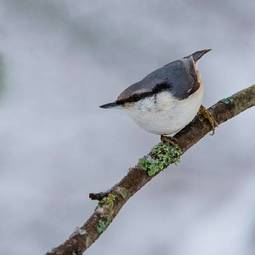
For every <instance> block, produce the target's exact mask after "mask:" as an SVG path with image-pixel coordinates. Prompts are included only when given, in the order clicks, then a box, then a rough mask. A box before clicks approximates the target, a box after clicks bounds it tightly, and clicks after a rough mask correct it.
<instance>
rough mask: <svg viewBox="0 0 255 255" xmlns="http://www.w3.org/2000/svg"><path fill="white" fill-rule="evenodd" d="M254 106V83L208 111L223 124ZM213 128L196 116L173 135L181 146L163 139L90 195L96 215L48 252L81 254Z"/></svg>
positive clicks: (71, 254)
mask: <svg viewBox="0 0 255 255" xmlns="http://www.w3.org/2000/svg"><path fill="white" fill-rule="evenodd" d="M252 106H255V85H252V86H250V87H249V88H246V89H244V90H241V91H239V92H238V93H236V94H234V95H232V96H230V97H228V98H224V99H222V100H220V101H219V102H218V103H216V104H215V105H213V106H212V107H210V108H209V109H208V110H209V111H210V113H211V114H212V116H213V117H214V118H215V119H216V121H217V122H218V124H221V123H223V122H225V121H227V120H229V119H231V118H233V117H234V116H236V115H238V114H239V113H241V112H242V111H245V110H246V109H248V108H250V107H252ZM210 131H211V126H210V124H209V122H208V121H207V120H206V119H205V118H203V117H202V116H200V115H198V116H196V118H195V119H194V120H193V121H192V122H191V123H190V124H189V125H188V126H186V127H185V128H184V129H183V130H181V131H180V132H179V133H178V134H176V135H175V136H174V138H175V139H176V140H177V143H178V145H179V146H173V145H171V144H168V143H167V142H166V141H164V142H160V143H159V144H157V145H156V146H154V147H153V149H152V150H151V151H150V153H149V154H147V155H145V156H144V157H143V158H141V159H140V160H139V162H138V164H137V165H136V166H135V167H132V168H130V169H129V172H128V174H127V175H126V176H125V177H124V178H123V179H122V180H121V181H120V182H119V183H117V184H116V185H114V186H113V187H112V188H111V189H110V190H109V191H107V192H101V193H95V194H94V193H92V194H90V197H91V198H92V199H97V200H100V201H99V202H98V205H97V207H96V209H95V211H94V212H93V214H92V215H91V216H90V218H89V219H88V220H87V221H86V222H85V223H84V225H83V226H82V227H81V228H78V229H77V230H76V231H75V232H74V233H73V234H72V235H71V236H70V237H69V238H68V240H66V241H65V242H64V243H63V244H61V245H60V246H58V247H56V248H54V249H53V250H51V251H49V252H48V253H47V255H80V254H82V253H83V252H84V251H85V250H86V249H88V248H89V247H90V245H91V244H92V243H94V242H95V241H96V240H97V238H98V237H99V236H100V235H101V234H102V233H103V232H104V231H105V229H106V228H107V227H108V226H109V224H110V223H111V222H112V220H113V219H114V217H115V216H116V215H117V214H118V212H119V210H120V209H121V207H122V206H123V205H124V204H125V203H126V202H127V201H128V199H129V198H130V197H131V196H133V195H134V194H135V193H136V192H137V191H138V190H139V189H140V188H142V187H143V186H144V185H145V184H146V183H147V182H149V181H150V180H151V179H152V178H153V177H154V176H156V175H157V174H158V173H159V172H160V171H162V170H164V169H165V168H167V167H168V165H170V164H172V163H176V162H177V161H178V159H179V157H180V155H181V154H182V153H184V152H185V151H187V150H188V149H189V148H190V147H191V146H193V145H194V144H196V143H197V142H198V141H199V140H200V139H201V138H202V137H204V136H205V135H206V134H207V133H208V132H210Z"/></svg>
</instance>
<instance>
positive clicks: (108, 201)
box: [98, 193, 116, 208]
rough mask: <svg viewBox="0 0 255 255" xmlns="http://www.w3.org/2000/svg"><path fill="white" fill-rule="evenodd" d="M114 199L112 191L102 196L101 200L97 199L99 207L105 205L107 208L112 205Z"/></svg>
mask: <svg viewBox="0 0 255 255" xmlns="http://www.w3.org/2000/svg"><path fill="white" fill-rule="evenodd" d="M115 199H116V195H115V194H113V193H109V194H108V195H107V196H106V197H104V198H103V199H102V200H101V201H99V203H98V205H99V207H102V206H104V205H105V206H107V207H109V208H112V207H113V206H114V201H115Z"/></svg>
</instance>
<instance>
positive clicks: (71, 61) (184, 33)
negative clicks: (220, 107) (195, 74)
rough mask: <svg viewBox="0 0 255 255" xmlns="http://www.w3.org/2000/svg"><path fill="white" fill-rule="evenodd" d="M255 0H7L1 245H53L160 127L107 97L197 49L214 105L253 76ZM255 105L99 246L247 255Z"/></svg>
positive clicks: (146, 254)
mask: <svg viewBox="0 0 255 255" xmlns="http://www.w3.org/2000/svg"><path fill="white" fill-rule="evenodd" d="M254 12H255V2H254V1H248V0H247V1H241V0H240V1H235V0H231V1H220V0H218V1H209V0H208V1H204V0H197V1H177V0H176V1H174V0H168V1H166V0H157V1H152V0H146V1H145V0H141V1H135V0H129V1H124V0H123V1H117V0H108V1H105V0H104V1H103V0H100V1H99V0H93V1H88V0H72V1H71V0H0V74H1V77H0V120H1V121H0V219H1V222H0V253H1V254H5V255H14V254H19V255H34V254H44V253H45V252H46V251H47V250H49V249H51V248H53V247H54V246H56V245H57V244H59V243H60V242H62V241H64V240H65V239H66V238H67V236H68V235H69V234H70V233H71V232H72V231H73V230H74V228H75V227H76V226H79V225H81V224H82V223H83V222H84V220H85V219H86V218H87V217H88V216H89V215H90V214H91V213H92V211H93V209H94V207H95V202H93V201H90V200H89V199H88V193H89V192H96V191H103V190H105V189H107V188H108V187H111V186H112V185H113V184H115V183H116V182H117V181H118V180H119V179H120V178H121V177H122V176H124V175H125V173H126V172H127V169H128V167H130V166H132V165H133V164H135V163H136V161H137V159H138V158H139V157H140V156H142V155H143V154H144V153H147V152H148V151H149V149H150V148H151V147H152V145H154V144H155V143H157V142H158V141H159V137H157V136H154V135H151V134H149V133H146V132H144V131H143V130H141V129H139V128H138V127H137V126H136V125H135V124H134V123H133V122H132V120H130V119H129V118H128V117H127V116H126V115H123V114H122V113H121V112H117V111H105V110H102V109H99V108H98V105H101V104H103V103H106V102H108V101H111V100H112V99H114V98H115V96H116V95H118V93H119V92H121V91H122V90H123V89H124V88H125V87H126V86H128V85H129V84H131V83H133V82H136V81H137V80H139V79H141V78H143V76H144V75H146V74H147V73H149V72H150V71H152V70H153V69H155V68H157V67H159V66H162V65H164V64H166V63H168V62H170V61H171V60H174V59H176V58H180V57H183V56H185V55H188V54H190V53H192V52H193V51H195V50H199V49H203V48H212V49H213V51H212V52H210V53H209V54H208V55H206V56H205V57H204V58H203V59H202V60H201V63H200V67H201V72H202V76H203V79H204V82H205V86H206V96H205V105H206V106H209V105H211V104H212V103H214V102H216V101H217V100H218V99H220V98H222V97H225V96H229V95H231V94H232V93H234V92H236V91H237V90H240V89H242V88H244V87H247V86H249V85H251V84H252V83H254V82H255V73H254V68H255V61H254V54H255V33H254V31H255V22H254ZM254 130H255V111H254V109H251V110H249V111H247V112H245V113H243V114H241V115H239V116H238V117H237V118H235V119H234V120H232V121H229V122H228V123H226V124H224V125H222V126H220V128H219V129H218V130H217V131H216V134H215V136H214V137H211V136H207V137H206V138H205V139H204V140H202V141H201V142H200V143H199V144H197V145H196V146H194V147H193V148H192V149H191V150H190V151H188V152H187V153H186V154H185V155H184V157H183V158H182V162H181V164H180V165H179V166H178V167H170V168H169V169H168V170H167V171H165V172H163V173H162V174H161V175H159V176H158V177H157V178H155V179H154V180H153V181H152V182H151V183H149V184H148V185H147V186H146V187H145V188H143V189H142V190H141V191H140V192H139V193H138V194H137V195H136V196H135V197H133V198H132V199H131V200H130V201H129V202H128V204H127V205H126V206H125V207H124V208H123V209H122V210H121V212H120V214H119V216H118V217H117V218H116V220H115V221H114V222H113V224H112V225H111V226H110V227H109V229H108V230H107V232H106V233H104V235H103V236H102V237H101V238H100V239H99V240H98V241H97V242H96V244H94V245H93V246H92V247H91V248H90V249H89V250H88V251H87V254H89V255H98V254H104V255H112V254H122V255H131V254H132V255H150V254H151V255H152V254H161V255H170V254H174V255H187V254H189V255H205V254H206V255H215V254H217V255H219V254H220V255H221V254H224V255H225V254H231V255H243V254H245V255H251V254H254V251H255V196H254V194H255V157H254V144H255V141H254V140H255V139H254Z"/></svg>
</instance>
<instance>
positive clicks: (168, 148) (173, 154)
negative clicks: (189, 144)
mask: <svg viewBox="0 0 255 255" xmlns="http://www.w3.org/2000/svg"><path fill="white" fill-rule="evenodd" d="M181 155H182V150H181V148H180V147H179V146H178V145H177V144H176V145H173V144H165V143H159V144H157V145H155V146H154V147H153V148H152V150H151V153H150V154H148V155H146V156H144V157H142V158H140V159H139V161H138V167H141V168H142V169H143V170H144V171H146V173H147V174H148V175H149V176H154V175H156V174H158V173H159V172H161V171H162V170H164V169H165V168H167V167H168V166H169V165H170V164H173V163H175V164H177V163H178V162H179V161H180V157H181Z"/></svg>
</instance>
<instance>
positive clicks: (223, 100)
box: [220, 97, 234, 104]
mask: <svg viewBox="0 0 255 255" xmlns="http://www.w3.org/2000/svg"><path fill="white" fill-rule="evenodd" d="M220 101H221V102H222V103H224V104H232V103H233V102H234V99H233V98H232V97H227V98H223V99H221V100H220Z"/></svg>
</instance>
